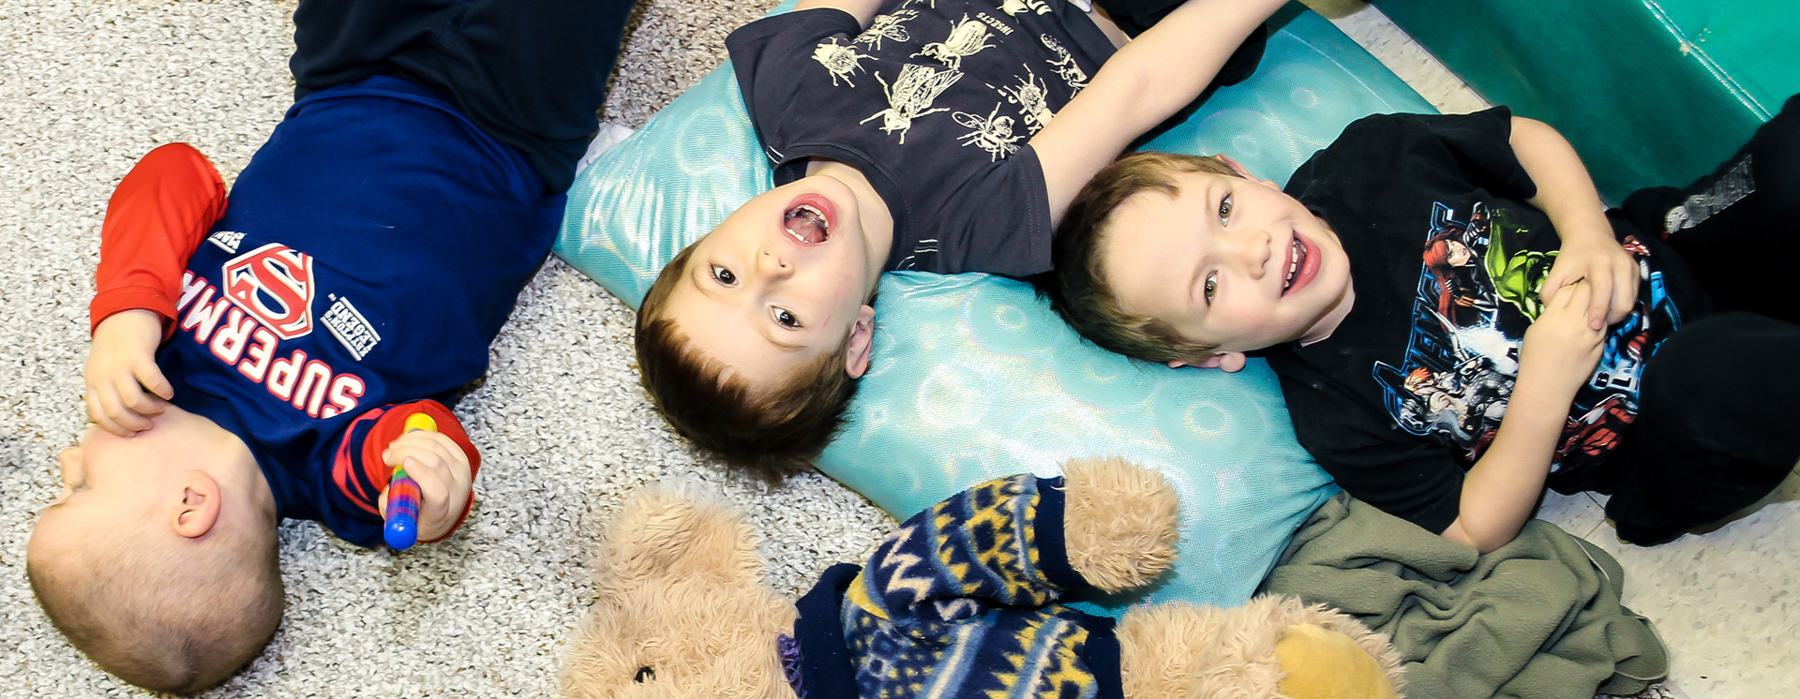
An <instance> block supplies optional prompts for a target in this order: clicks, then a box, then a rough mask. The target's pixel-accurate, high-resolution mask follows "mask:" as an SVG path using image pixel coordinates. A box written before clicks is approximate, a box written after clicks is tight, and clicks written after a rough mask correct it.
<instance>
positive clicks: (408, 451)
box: [382, 430, 462, 467]
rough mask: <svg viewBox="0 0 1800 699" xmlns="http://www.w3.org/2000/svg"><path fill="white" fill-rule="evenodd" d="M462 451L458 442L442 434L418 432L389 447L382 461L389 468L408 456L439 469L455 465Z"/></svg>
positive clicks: (409, 433) (404, 436)
mask: <svg viewBox="0 0 1800 699" xmlns="http://www.w3.org/2000/svg"><path fill="white" fill-rule="evenodd" d="M461 454H462V450H461V449H459V448H457V446H456V442H455V441H454V440H452V439H450V438H449V437H447V436H444V434H443V433H441V432H427V431H424V430H418V431H414V432H408V433H406V434H405V435H402V436H401V437H400V438H399V439H396V440H394V441H393V443H392V444H389V445H388V448H387V451H385V452H383V453H382V460H383V461H385V462H386V463H387V464H388V465H389V466H393V465H397V464H399V463H400V462H401V459H404V458H406V457H407V456H408V455H411V456H413V457H414V458H417V459H419V460H420V461H422V462H425V463H426V464H427V465H428V466H432V467H437V466H439V465H447V464H452V463H455V462H456V461H457V460H458V459H457V457H458V456H460V455H461Z"/></svg>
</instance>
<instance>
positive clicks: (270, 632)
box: [26, 521, 285, 695]
mask: <svg viewBox="0 0 1800 699" xmlns="http://www.w3.org/2000/svg"><path fill="white" fill-rule="evenodd" d="M155 524H156V523H155V522H151V521H141V522H134V523H130V524H128V525H126V526H122V527H120V528H119V529H121V530H124V532H125V533H122V534H121V533H120V532H118V531H116V530H115V531H109V532H107V534H106V535H105V536H89V537H87V540H86V541H84V542H82V544H83V545H82V547H81V548H80V549H79V550H75V551H65V552H62V555H57V556H54V557H52V558H51V560H40V559H39V558H28V559H27V561H26V576H27V577H28V578H29V579H30V582H31V591H32V593H33V594H34V595H36V596H37V600H38V604H39V605H40V606H42V607H43V609H44V613H45V614H46V615H47V616H49V617H50V623H51V624H53V625H55V626H56V628H57V630H58V631H61V632H62V634H63V635H64V636H65V637H67V638H68V639H69V642H70V643H71V644H73V645H74V646H75V647H76V648H77V649H80V650H81V652H82V653H84V654H86V655H87V656H88V658H90V659H92V660H93V661H94V663H96V664H98V665H99V666H100V667H101V669H104V670H106V671H107V672H110V673H112V674H113V675H116V676H118V677H119V678H120V679H123V680H125V681H126V682H130V683H132V684H134V685H137V686H139V687H143V688H145V689H150V690H155V691H158V692H169V693H173V694H181V695H189V694H196V693H199V692H201V691H204V690H206V689H209V688H211V687H213V686H216V685H218V684H220V683H222V682H224V681H225V680H227V679H229V678H230V677H231V676H232V675H233V674H235V673H236V672H237V670H238V669H239V668H241V667H243V666H244V665H245V664H247V663H249V662H250V661H251V660H254V659H255V658H256V656H257V655H258V654H260V653H261V652H262V649H263V647H264V646H266V645H268V642H269V639H270V638H272V637H274V635H275V629H276V628H277V627H279V626H280V625H281V615H282V607H283V605H284V603H285V594H284V591H283V588H282V583H281V569H280V564H279V557H278V555H277V551H276V536H275V528H274V527H273V526H269V527H239V528H237V530H236V531H231V532H226V533H227V534H228V535H227V536H223V537H218V538H217V539H216V540H212V541H208V542H206V543H205V545H204V546H196V545H192V544H189V543H188V542H177V541H171V540H169V539H168V538H158V537H156V536H155V534H156V533H157V532H156V529H155ZM131 532H137V533H139V535H137V536H133V535H132V534H131ZM184 544H186V545H184Z"/></svg>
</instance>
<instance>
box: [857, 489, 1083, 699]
mask: <svg viewBox="0 0 1800 699" xmlns="http://www.w3.org/2000/svg"><path fill="white" fill-rule="evenodd" d="M1061 485H1062V482H1061V479H1055V480H1047V479H1039V478H1036V477H1034V476H1031V475H1020V476H1013V477H1009V478H1001V479H997V480H992V481H988V482H986V483H983V484H981V485H977V486H975V487H974V488H971V489H969V490H967V491H965V492H963V493H960V494H958V495H956V496H954V497H952V498H950V499H949V500H946V501H944V502H942V503H939V504H938V505H936V506H934V507H932V508H930V509H928V510H925V511H923V512H921V513H919V514H918V515H915V516H914V517H913V518H912V519H909V520H907V521H906V522H905V523H904V524H903V525H901V526H900V528H899V529H897V530H895V532H894V533H893V534H892V535H890V536H889V537H888V538H887V540H885V541H883V542H882V544H881V546H880V547H878V548H877V549H876V551H875V554H874V555H873V556H872V557H871V558H870V560H869V564H868V566H867V567H865V568H864V569H863V572H862V573H861V574H860V575H858V576H857V578H856V580H855V581H854V582H852V583H851V584H850V589H849V591H848V594H847V595H846V596H845V603H844V605H843V624H844V636H845V641H846V642H847V644H848V645H849V650H850V653H849V654H850V657H851V658H852V659H853V660H852V662H853V664H854V666H855V672H856V683H857V688H858V690H859V692H858V693H859V696H861V697H862V698H863V699H900V698H902V697H918V696H932V697H982V698H984V699H986V698H988V697H1021V698H1023V697H1060V698H1075V697H1082V698H1090V697H1110V696H1117V695H1118V689H1117V685H1118V678H1117V653H1118V651H1117V645H1116V643H1115V642H1114V641H1113V638H1112V626H1113V625H1112V621H1111V620H1110V619H1105V618H1101V617H1093V616H1089V615H1086V614H1083V613H1081V612H1077V611H1075V610H1073V609H1069V608H1068V607H1065V606H1062V605H1060V604H1054V602H1055V601H1056V600H1057V599H1058V598H1060V597H1061V596H1062V595H1063V594H1065V593H1067V592H1069V591H1073V590H1077V589H1084V588H1087V587H1088V586H1087V584H1086V583H1085V582H1084V581H1083V580H1082V579H1081V576H1080V575H1079V574H1078V573H1076V572H1075V571H1074V569H1072V568H1070V567H1069V564H1068V555H1067V552H1066V550H1065V549H1064V546H1063V540H1062V521H1063V512H1062V511H1063V498H1062V493H1061V491H1060V488H1061Z"/></svg>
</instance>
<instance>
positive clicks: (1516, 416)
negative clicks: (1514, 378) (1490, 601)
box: [1442, 282, 1605, 553]
mask: <svg viewBox="0 0 1800 699" xmlns="http://www.w3.org/2000/svg"><path fill="white" fill-rule="evenodd" d="M1593 293H1594V292H1593V290H1592V288H1591V287H1590V285H1588V284H1586V283H1579V282H1578V283H1575V284H1571V285H1569V286H1565V287H1562V289H1561V290H1560V291H1559V292H1558V293H1556V294H1554V295H1553V296H1552V297H1551V298H1550V301H1549V302H1548V303H1547V304H1545V308H1544V313H1543V314H1542V315H1540V316H1538V319H1537V322H1535V323H1532V325H1531V328H1530V329H1528V330H1526V331H1525V343H1524V345H1523V346H1522V347H1520V349H1519V379H1518V382H1517V383H1516V384H1514V386H1513V392H1512V398H1511V399H1510V400H1509V401H1508V403H1507V406H1506V416H1505V417H1504V418H1502V419H1501V421H1500V430H1499V433H1498V434H1496V435H1495V436H1494V443H1493V444H1491V445H1489V446H1488V450H1487V452H1486V453H1484V454H1482V456H1481V458H1480V459H1479V460H1477V461H1476V462H1475V465H1474V466H1473V467H1471V468H1470V469H1469V472H1468V474H1467V475H1466V476H1464V477H1463V486H1462V496H1461V499H1460V507H1461V514H1459V515H1458V516H1457V518H1456V521H1454V522H1451V523H1450V526H1449V527H1448V528H1446V529H1445V530H1444V531H1443V532H1442V534H1443V536H1444V537H1445V538H1447V539H1452V540H1455V541H1460V542H1462V543H1465V544H1468V545H1470V546H1474V547H1475V548H1476V549H1477V550H1479V551H1481V552H1482V553H1487V552H1489V551H1492V550H1494V549H1497V548H1500V547H1501V546H1502V545H1504V544H1506V542H1509V541H1512V540H1513V537H1515V536H1518V534H1519V529H1520V528H1521V527H1523V526H1525V521H1526V520H1528V519H1530V518H1531V514H1532V510H1533V508H1535V507H1536V505H1537V501H1538V496H1540V495H1542V494H1543V492H1544V479H1545V478H1546V477H1547V476H1548V475H1549V473H1550V460H1551V459H1552V458H1553V457H1554V456H1555V454H1556V447H1557V444H1558V443H1559V442H1560V441H1561V439H1562V432H1563V427H1564V425H1565V424H1567V422H1568V416H1569V406H1570V405H1572V404H1573V403H1574V402H1575V392H1576V390H1578V389H1579V388H1580V387H1581V385H1582V384H1583V383H1585V382H1586V381H1587V380H1588V378H1589V377H1590V376H1592V375H1593V373H1594V367H1595V366H1596V365H1598V364H1599V363H1600V350H1601V347H1602V345H1603V338H1604V337H1605V333H1603V332H1602V331H1601V330H1599V329H1596V328H1594V327H1592V326H1590V325H1589V324H1588V323H1587V315H1586V314H1587V309H1588V301H1589V299H1590V296H1591V295H1592V294H1593Z"/></svg>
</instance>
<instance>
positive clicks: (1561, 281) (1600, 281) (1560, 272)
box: [1538, 229, 1638, 330]
mask: <svg viewBox="0 0 1800 699" xmlns="http://www.w3.org/2000/svg"><path fill="white" fill-rule="evenodd" d="M1572 233H1573V232H1571V231H1564V232H1563V244H1562V249H1561V250H1560V251H1558V252H1557V253H1556V262H1555V263H1554V264H1552V265H1551V266H1550V276H1548V277H1545V278H1544V286H1543V287H1542V288H1540V289H1539V290H1538V295H1539V296H1540V297H1542V298H1543V300H1544V302H1545V303H1549V302H1550V299H1551V298H1552V297H1553V296H1555V295H1556V291H1557V290H1558V289H1562V288H1565V287H1567V286H1568V285H1570V284H1574V283H1576V282H1587V283H1588V285H1589V286H1591V287H1593V293H1592V295H1591V297H1590V298H1589V299H1588V302H1587V308H1586V309H1585V310H1586V315H1587V319H1588V325H1590V326H1592V327H1593V328H1594V329H1595V330H1603V329H1605V328H1606V326H1608V325H1612V324H1613V323H1617V322H1619V321H1621V320H1624V319H1625V316H1626V315H1629V314H1630V313H1631V309H1632V306H1634V305H1635V304H1636V303H1637V289H1638V264H1637V260H1636V259H1635V258H1633V257H1632V256H1631V253H1628V252H1625V248H1623V247H1620V246H1619V243H1618V241H1616V240H1614V239H1613V237H1612V231H1611V230H1610V229H1609V230H1606V231H1596V232H1593V233H1591V234H1586V235H1577V234H1572Z"/></svg>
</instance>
